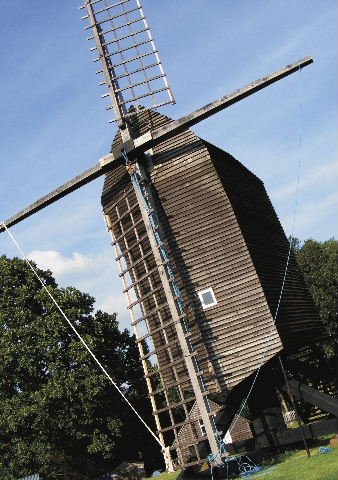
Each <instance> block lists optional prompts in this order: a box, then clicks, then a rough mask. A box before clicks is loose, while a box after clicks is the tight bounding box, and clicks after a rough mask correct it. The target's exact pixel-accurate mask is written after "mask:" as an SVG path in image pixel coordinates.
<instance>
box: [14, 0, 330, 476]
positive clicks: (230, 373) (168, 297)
mask: <svg viewBox="0 0 338 480" xmlns="http://www.w3.org/2000/svg"><path fill="white" fill-rule="evenodd" d="M83 8H85V9H86V12H87V13H86V15H84V17H83V18H84V20H88V25H87V27H86V29H88V30H89V31H91V32H92V34H91V37H90V39H91V40H94V41H95V46H94V47H93V50H94V51H95V52H97V53H98V56H97V58H96V59H95V61H96V62H98V63H101V68H100V70H99V71H98V73H99V74H103V79H102V82H101V84H102V85H103V86H106V87H107V93H106V94H105V95H104V96H106V97H108V98H109V99H110V101H111V105H110V106H109V107H108V108H109V109H110V110H112V111H113V112H114V115H115V117H114V119H113V121H115V122H116V123H117V125H118V133H117V135H116V138H115V140H114V143H113V147H112V151H111V153H109V154H107V156H105V157H104V158H102V159H101V160H100V162H99V163H98V164H97V165H95V166H94V167H92V168H90V169H89V170H87V171H86V172H83V173H82V174H80V175H79V176H78V177H76V178H75V179H73V180H71V181H70V182H67V183H66V184H64V185H62V186H61V187H59V188H58V189H56V190H54V191H53V192H51V193H50V194H48V195H46V196H45V197H43V198H42V199H40V200H38V201H37V202H36V203H34V204H33V205H31V206H29V207H27V208H26V209H25V210H23V211H22V212H19V213H18V214H17V215H15V216H14V217H12V218H10V219H9V220H7V221H6V222H5V223H6V226H7V227H10V226H12V225H14V224H16V223H18V222H19V221H21V220H23V219H24V218H26V217H28V216H30V215H32V214H33V213H35V212H36V211H38V210H40V209H42V208H44V207H45V206H47V205H49V204H51V203H53V202H55V201H57V200H58V199H60V198H62V197H63V196H65V195H67V194H68V193H71V192H72V191H74V190H76V189H77V188H80V187H81V186H83V185H85V184H87V183H88V182H90V181H92V180H94V179H95V178H98V177H99V176H102V175H105V184H104V189H103V194H102V205H103V210H104V216H105V220H106V223H107V227H108V230H109V232H110V233H111V235H112V242H113V247H114V249H115V251H116V260H117V262H118V265H119V268H120V277H121V280H122V283H123V290H124V292H125V294H126V296H127V298H128V305H129V306H128V309H129V310H130V312H131V318H132V325H133V328H134V331H135V335H136V339H137V342H138V347H139V351H140V357H141V361H142V364H143V367H144V372H145V378H146V382H147V385H148V389H149V397H150V401H151V404H152V408H153V412H154V417H155V421H156V426H157V431H158V435H159V438H160V440H161V443H162V444H164V445H165V446H166V447H168V449H169V451H170V458H167V462H168V464H169V462H170V460H171V461H174V463H175V464H176V465H177V466H184V467H186V466H189V465H192V464H195V463H197V464H199V463H201V462H203V461H204V460H205V458H206V457H207V455H208V454H209V453H210V451H211V452H212V453H216V452H217V450H218V441H217V432H218V430H219V429H226V428H227V425H228V424H229V421H230V420H229V419H228V417H229V418H230V417H231V414H229V413H228V411H227V409H228V407H229V403H230V401H231V403H232V405H233V406H234V407H236V406H237V405H238V402H239V400H238V399H239V398H241V396H243V391H244V390H245V387H246V386H247V384H248V379H250V376H251V375H252V374H253V373H254V372H255V371H256V369H257V368H258V367H259V366H260V363H261V359H262V356H264V362H265V363H266V364H269V362H270V363H271V362H273V361H274V358H275V357H276V355H277V354H278V353H279V352H280V351H281V350H282V348H284V349H286V350H289V351H290V352H297V351H298V350H299V349H301V348H303V347H304V346H307V345H309V344H311V342H313V341H314V340H318V338H320V336H321V335H322V328H321V324H320V322H319V318H318V316H317V314H316V312H315V310H314V307H313V304H312V301H311V299H310V297H309V295H308V293H307V292H306V289H305V288H304V285H303V283H302V279H301V277H300V275H299V273H298V271H297V267H296V265H295V263H294V261H293V259H291V262H290V267H289V272H291V275H290V277H289V278H291V279H292V281H291V282H290V283H288V284H287V285H286V289H285V299H286V300H285V302H284V303H283V306H282V310H281V313H280V317H281V318H282V319H283V322H281V323H280V324H278V323H277V324H276V325H275V324H274V318H273V313H272V312H274V310H275V308H276V303H277V301H278V293H279V290H280V285H281V283H282V280H283V279H282V276H283V270H282V268H281V265H282V263H283V259H285V258H286V256H287V252H288V243H287V241H286V238H285V235H284V233H283V231H282V229H281V226H280V224H279V222H278V219H277V217H276V215H275V213H274V211H273V208H272V206H271V204H270V202H269V199H268V197H267V195H266V192H265V190H264V187H263V185H262V183H261V182H260V180H259V179H257V178H256V177H255V176H254V175H253V174H251V173H250V172H249V171H248V170H246V169H245V168H244V167H243V166H242V165H241V164H239V162H237V161H236V160H235V159H233V158H232V157H231V156H230V155H228V154H226V153H225V152H222V151H221V150H219V149H217V148H216V147H214V146H212V145H210V144H208V143H207V142H205V141H203V140H201V139H199V138H198V137H197V136H196V135H194V134H193V133H192V132H190V131H189V128H190V127H192V126H193V125H195V124H196V123H198V122H200V121H202V120H203V119H205V118H207V117H209V116H211V115H213V114H215V113H217V112H218V111H220V110H222V109H224V108H227V107H229V106H231V105H232V104H234V103H236V102H238V101H240V100H242V99H244V98H246V97H247V96H249V95H252V94H253V93H255V92H257V91H259V90H261V89H263V88H265V87H267V86H268V85H271V84H272V83H274V82H277V81H279V80H280V79H282V78H284V77H286V76H288V75H290V74H292V73H294V72H297V71H298V70H299V69H300V68H303V67H305V66H307V65H309V64H311V63H312V59H311V58H305V59H303V60H300V61H298V62H296V63H294V64H292V65H289V66H287V67H285V68H283V69H281V70H280V71H278V72H275V73H273V74H271V75H269V76H267V77H264V78H263V79H260V80H258V81H256V82H254V83H252V84H250V85H248V86H246V87H244V88H241V89H239V90H236V91H235V92H234V93H232V94H230V95H227V96H225V97H223V98H221V99H219V100H217V101H215V102H213V103H212V104H209V105H207V106H206V107H203V108H201V109H199V110H197V111H196V112H193V113H191V114H189V115H187V116H186V117H183V118H181V119H179V120H176V121H173V120H171V119H168V118H167V117H164V116H163V115H161V114H159V113H157V112H156V111H155V110H154V109H156V108H159V107H160V106H162V105H165V104H167V103H172V102H173V96H172V93H171V90H170V88H169V85H168V83H167V80H166V76H165V74H164V71H163V69H162V66H161V62H160V60H159V57H158V52H157V50H156V47H155V44H154V41H153V38H152V36H151V33H150V30H149V26H148V24H147V21H146V18H145V16H144V14H143V10H142V8H141V5H140V3H139V1H138V0H121V1H119V2H116V3H114V4H111V3H110V2H108V1H107V0H91V1H87V2H86V3H85V5H84V6H83ZM267 232H270V234H271V235H266V233H267ZM262 252H264V255H263V253H262ZM293 306H296V307H297V308H298V309H299V308H301V309H302V310H303V313H302V317H298V316H296V315H295V314H294V313H293V312H294V311H295V310H294V309H293V308H292V307H293ZM295 333H297V335H295ZM268 374H269V369H266V371H265V372H264V375H265V376H264V375H263V377H262V378H263V379H265V380H266V378H267V377H268ZM266 385H267V382H266V384H265V387H264V388H265V389H266ZM272 386H273V385H271V387H272ZM264 396H265V397H266V398H265V399H264V402H263V398H262V396H261V397H260V398H259V401H258V400H256V404H254V402H253V403H252V409H253V410H254V411H255V412H256V416H257V418H258V419H259V418H262V417H263V416H264V418H265V419H266V418H268V414H267V413H266V412H267V411H269V409H270V411H271V408H272V409H273V408H277V407H276V399H275V398H274V392H273V388H270V390H269V391H268V393H267V394H266V392H265V395H264ZM255 398H256V399H258V394H257V396H256V397H255ZM271 417H272V415H270V418H269V421H270V422H271V421H272V420H271Z"/></svg>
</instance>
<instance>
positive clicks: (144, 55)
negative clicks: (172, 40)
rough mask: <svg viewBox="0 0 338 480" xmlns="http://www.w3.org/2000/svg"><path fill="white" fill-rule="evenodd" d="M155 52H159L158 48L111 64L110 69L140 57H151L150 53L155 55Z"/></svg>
mask: <svg viewBox="0 0 338 480" xmlns="http://www.w3.org/2000/svg"><path fill="white" fill-rule="evenodd" d="M155 53H157V50H152V51H151V52H148V53H142V55H137V56H136V57H133V58H129V59H128V60H123V62H120V63H115V64H114V65H110V66H109V69H113V68H116V67H121V66H122V65H126V64H127V63H130V62H134V61H135V60H139V59H140V58H144V57H149V55H154V54H155Z"/></svg>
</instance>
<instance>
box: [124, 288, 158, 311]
mask: <svg viewBox="0 0 338 480" xmlns="http://www.w3.org/2000/svg"><path fill="white" fill-rule="evenodd" d="M161 288H162V284H160V285H159V286H158V287H156V288H154V289H153V290H151V291H150V292H148V293H146V294H145V295H143V297H141V298H140V299H139V300H135V302H133V303H131V304H130V305H128V307H127V308H128V310H130V309H132V308H134V307H135V306H136V305H138V304H139V303H142V302H143V301H144V300H146V299H147V298H149V297H150V296H151V295H154V293H156V292H158V291H159V290H161Z"/></svg>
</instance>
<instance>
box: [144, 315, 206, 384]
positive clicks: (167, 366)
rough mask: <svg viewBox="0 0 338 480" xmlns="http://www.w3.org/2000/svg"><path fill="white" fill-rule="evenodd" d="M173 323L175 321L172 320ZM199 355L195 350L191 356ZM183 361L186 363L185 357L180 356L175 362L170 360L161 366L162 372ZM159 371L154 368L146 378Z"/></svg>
mask: <svg viewBox="0 0 338 480" xmlns="http://www.w3.org/2000/svg"><path fill="white" fill-rule="evenodd" d="M172 323H175V322H172ZM196 355H197V352H193V353H192V354H191V357H195V356H196ZM182 363H185V362H184V358H183V357H182V358H178V359H175V360H174V361H173V362H168V363H166V364H165V365H163V366H161V372H163V371H165V370H168V368H171V367H174V366H175V365H179V364H182ZM158 373H159V371H158V370H154V371H152V372H149V373H148V374H147V375H144V377H145V378H151V377H153V376H154V375H156V374H158Z"/></svg>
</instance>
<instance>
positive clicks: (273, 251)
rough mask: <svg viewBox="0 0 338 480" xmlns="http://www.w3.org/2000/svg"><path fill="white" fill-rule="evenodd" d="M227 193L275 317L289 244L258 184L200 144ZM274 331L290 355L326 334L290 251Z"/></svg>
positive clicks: (228, 157) (235, 164) (246, 172)
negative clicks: (205, 150) (276, 330)
mask: <svg viewBox="0 0 338 480" xmlns="http://www.w3.org/2000/svg"><path fill="white" fill-rule="evenodd" d="M206 145H207V147H208V151H209V152H210V155H211V158H212V160H213V163H214V166H215V168H216V170H217V173H218V175H219V177H220V179H221V181H222V184H223V186H224V189H225V190H226V192H227V195H228V197H229V200H230V202H231V205H232V207H233V210H234V214H235V216H236V218H237V220H238V223H239V225H240V228H241V231H242V233H243V238H244V240H245V242H246V245H247V247H248V249H249V252H250V255H251V258H252V260H253V263H254V266H255V269H256V271H257V273H258V276H259V279H260V282H261V284H262V287H263V290H264V294H265V297H266V299H267V301H268V305H269V308H270V311H271V314H272V315H273V316H275V312H276V308H277V303H278V299H279V295H280V291H281V287H282V283H283V276H284V271H285V267H286V262H287V257H288V251H289V242H288V240H287V238H286V236H285V233H284V231H283V228H282V226H281V224H280V222H279V219H278V217H277V215H276V212H275V210H274V208H273V206H272V204H271V201H270V199H269V197H268V195H267V193H266V190H265V188H264V184H263V182H262V181H261V180H260V179H259V178H257V177H256V176H255V175H253V174H252V173H251V172H250V171H249V170H247V169H246V168H245V167H244V166H243V165H242V164H241V163H240V162H238V161H237V160H236V159H234V158H233V157H232V156H231V155H229V154H227V153H225V152H224V151H222V150H221V149H219V148H217V147H215V146H213V145H210V144H206ZM277 329H278V332H279V335H280V337H281V339H282V342H283V346H284V348H285V349H287V350H290V351H294V350H295V349H298V348H300V347H302V346H304V345H309V344H311V343H313V342H314V341H320V340H322V339H324V338H326V332H325V330H324V328H323V324H322V321H321V320H320V317H319V315H318V312H317V309H316V307H315V305H314V302H313V300H312V297H311V295H310V294H309V292H308V290H307V288H306V285H305V282H304V279H303V277H302V274H301V272H300V270H299V267H298V265H297V263H296V260H295V257H294V255H293V253H291V257H290V261H289V265H288V270H287V276H286V282H285V287H284V291H283V295H282V301H281V304H280V309H279V313H278V317H277Z"/></svg>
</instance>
